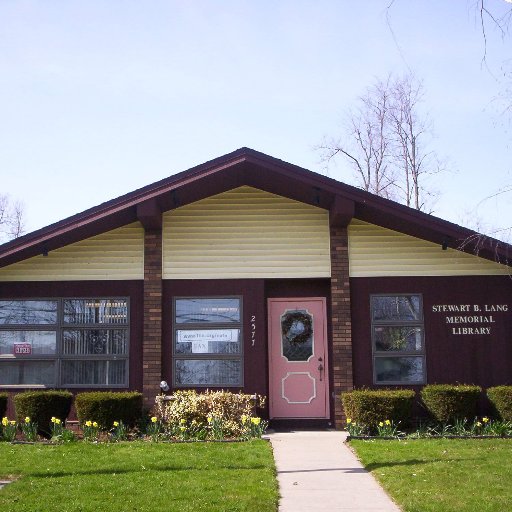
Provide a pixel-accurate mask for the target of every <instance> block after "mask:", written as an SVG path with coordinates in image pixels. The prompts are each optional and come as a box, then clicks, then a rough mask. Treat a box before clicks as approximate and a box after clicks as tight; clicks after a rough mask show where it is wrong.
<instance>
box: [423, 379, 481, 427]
mask: <svg viewBox="0 0 512 512" xmlns="http://www.w3.org/2000/svg"><path fill="white" fill-rule="evenodd" d="M481 392H482V388H480V387H479V386H470V385H466V384H458V385H450V384H431V385H428V386H425V387H424V388H423V389H422V390H421V398H422V399H423V403H424V404H425V405H426V407H427V409H428V411H429V412H430V413H431V414H432V416H433V417H434V418H435V419H436V420H437V421H440V422H441V423H448V422H449V421H455V420H461V419H464V418H467V419H472V418H474V417H475V416H476V414H477V403H478V399H479V397H480V393H481Z"/></svg>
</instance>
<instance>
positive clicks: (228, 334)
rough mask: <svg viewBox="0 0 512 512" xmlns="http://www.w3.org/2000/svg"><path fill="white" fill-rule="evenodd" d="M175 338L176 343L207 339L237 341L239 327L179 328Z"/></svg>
mask: <svg viewBox="0 0 512 512" xmlns="http://www.w3.org/2000/svg"><path fill="white" fill-rule="evenodd" d="M176 339H177V341H178V343H194V342H206V343H208V342H209V341H227V342H237V341H239V340H240V329H195V330H192V329H191V330H188V329H187V330H185V329H183V330H182V329H180V330H178V331H176ZM194 352H195V351H194Z"/></svg>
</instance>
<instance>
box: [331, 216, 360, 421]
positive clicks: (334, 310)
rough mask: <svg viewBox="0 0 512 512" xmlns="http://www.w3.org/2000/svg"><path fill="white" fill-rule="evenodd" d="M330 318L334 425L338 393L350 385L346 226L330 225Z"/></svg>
mask: <svg viewBox="0 0 512 512" xmlns="http://www.w3.org/2000/svg"><path fill="white" fill-rule="evenodd" d="M330 232H331V318H332V354H333V361H332V368H333V380H334V397H335V400H334V420H335V425H336V428H340V427H341V422H342V420H343V419H344V415H343V408H342V406H341V400H340V393H341V392H342V391H348V390H351V389H352V388H353V386H354V381H353V376H352V319H351V315H350V280H349V271H348V234H347V228H346V227H338V226H331V228H330Z"/></svg>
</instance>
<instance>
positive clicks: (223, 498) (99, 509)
mask: <svg viewBox="0 0 512 512" xmlns="http://www.w3.org/2000/svg"><path fill="white" fill-rule="evenodd" d="M13 477H14V478H18V479H17V480H16V482H14V483H12V484H9V485H7V486H6V487H4V488H3V489H2V490H0V510H5V511H9V512H16V511H20V512H21V511H23V512H35V511H41V512H52V511H59V512H71V511H73V512H78V511H80V512H86V511H94V512H108V511H115V512H129V511H138V512H139V511H151V512H159V511H166V512H173V511H179V512H187V511H195V512H197V511H212V512H214V511H247V512H251V511H254V512H255V511H258V512H275V511H276V510H277V500H278V491H277V482H276V479H275V466H274V462H273V458H272V452H271V447H270V444H269V443H267V442H265V441H252V442H247V443H184V444H168V443H143V442H129V443H117V444H89V443H72V444H67V445H56V446H49V445H42V444H34V445H11V444H7V443H0V479H5V478H13Z"/></svg>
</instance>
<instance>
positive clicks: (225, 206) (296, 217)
mask: <svg viewBox="0 0 512 512" xmlns="http://www.w3.org/2000/svg"><path fill="white" fill-rule="evenodd" d="M163 258H164V262H163V277H164V278H166V279H219V278H228V279H229V278H233V279H235V278H237V279H238V278H273V277H280V278H287V277H303V278H304V277H329V276H330V258H329V216H328V212H327V211H326V210H323V209H321V208H317V207H314V206H310V205H307V204H304V203H300V202H298V201H293V200H291V199H287V198H284V197H281V196H277V195H274V194H270V193H268V192H263V191H261V190H257V189H255V188H252V187H247V186H243V187H240V188H237V189H234V190H231V191H229V192H224V193H222V194H218V195H215V196H212V197H209V198H207V199H203V200H201V201H198V202H196V203H193V204H190V205H187V206H183V207H181V208H178V209H176V210H172V211H169V212H166V213H165V214H164V219H163Z"/></svg>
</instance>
